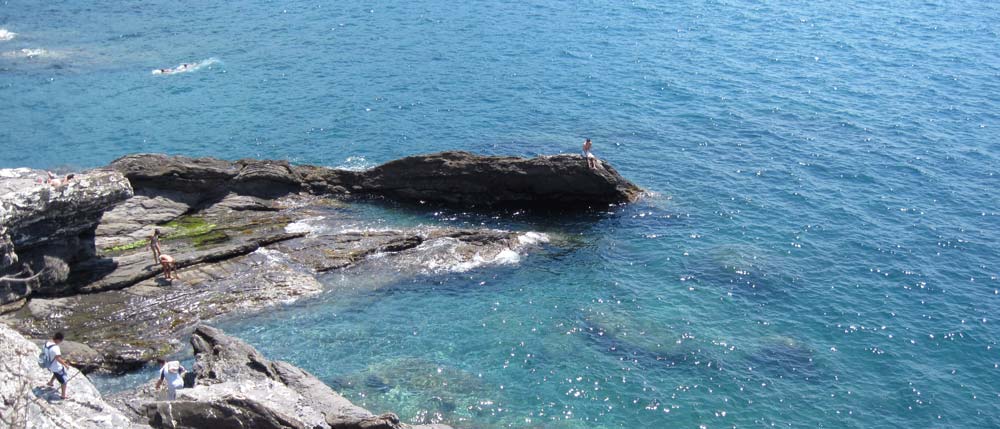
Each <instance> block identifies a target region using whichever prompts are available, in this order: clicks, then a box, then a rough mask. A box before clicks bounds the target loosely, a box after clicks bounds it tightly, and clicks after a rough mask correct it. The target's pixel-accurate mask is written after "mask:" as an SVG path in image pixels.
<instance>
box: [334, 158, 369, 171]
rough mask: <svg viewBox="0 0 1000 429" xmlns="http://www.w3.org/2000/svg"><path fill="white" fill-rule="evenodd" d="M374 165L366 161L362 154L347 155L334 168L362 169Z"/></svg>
mask: <svg viewBox="0 0 1000 429" xmlns="http://www.w3.org/2000/svg"><path fill="white" fill-rule="evenodd" d="M374 166H375V165H374V164H372V163H371V162H368V160H366V159H365V157H363V156H349V157H347V159H345V160H344V163H343V164H340V165H339V166H337V167H336V168H339V169H341V170H350V171H364V170H367V169H369V168H372V167H374Z"/></svg>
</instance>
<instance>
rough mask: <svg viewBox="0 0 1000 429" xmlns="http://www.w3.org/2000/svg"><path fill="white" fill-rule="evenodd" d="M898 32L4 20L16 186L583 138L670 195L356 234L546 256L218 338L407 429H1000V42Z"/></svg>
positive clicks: (806, 19)
mask: <svg viewBox="0 0 1000 429" xmlns="http://www.w3.org/2000/svg"><path fill="white" fill-rule="evenodd" d="M879 3H880V4H874V5H873V4H869V2H853V1H851V2H827V1H819V2H755V1H712V2H696V1H691V0H684V1H680V2H675V3H666V2H661V3H657V2H647V1H637V2H630V3H625V2H621V3H620V2H607V1H588V2H548V1H545V2H523V3H514V4H506V3H492V2H465V3H453V2H434V1H429V0H416V1H408V2H398V1H385V2H368V3H360V4H327V3H324V2H320V3H305V2H276V1H259V0H258V1H251V2H242V3H240V4H228V3H219V4H202V3H198V4H193V5H192V4H188V5H184V6H182V5H180V4H178V3H176V2H147V3H144V4H142V5H139V4H135V5H132V4H119V3H94V2H55V3H46V4H42V5H40V4H38V3H37V2H26V1H8V2H5V3H3V4H2V5H0V28H4V29H6V30H9V31H12V32H15V33H18V34H17V36H16V37H15V38H14V39H12V40H9V41H0V101H2V102H3V114H2V115H0V142H2V151H0V166H4V167H6V166H23V165H27V166H34V167H45V168H59V167H89V166H96V165H101V164H105V163H107V162H109V161H110V160H112V159H114V158H115V157H117V156H120V155H122V154H125V153H130V152H138V151H158V152H169V153H183V154H190V155H213V156H220V157H225V158H231V159H235V158H241V157H267V158H287V159H290V160H292V161H295V162H303V163H314V164H322V165H330V166H347V167H365V166H371V165H374V164H377V163H380V162H383V161H386V160H389V159H393V158H396V157H400V156H404V155H408V154H413V153H420V152H430V151H436V150H443V149H466V150H471V151H475V152H481V153H499V154H515V155H533V154H539V153H553V152H568V151H576V150H577V149H578V146H579V144H580V142H581V140H582V138H583V137H591V138H593V139H594V143H595V147H594V151H595V153H596V154H597V155H598V156H600V157H603V158H606V159H608V160H609V161H610V162H612V163H613V164H614V165H615V166H616V167H617V168H618V169H619V170H620V171H621V172H622V173H623V174H624V175H625V176H627V177H629V178H631V179H633V180H634V181H635V182H637V183H638V184H640V185H641V186H643V187H644V188H646V189H648V190H650V191H651V192H652V193H653V194H652V195H651V196H649V197H648V198H646V199H644V200H643V201H641V202H639V203H637V204H634V205H631V206H628V207H622V208H615V209H613V210H610V211H608V212H600V213H593V214H587V215H580V216H572V217H551V216H542V215H529V214H517V213H498V214H488V215H475V214H468V213H461V212H450V211H445V212H441V211H428V212H426V213H424V212H419V211H412V210H411V211H406V212H404V213H400V212H398V211H394V210H389V209H387V208H385V207H379V206H372V207H367V208H364V209H360V210H362V211H363V212H365V214H366V215H368V216H370V217H371V218H372V221H373V222H378V223H379V224H388V225H393V224H412V223H427V224H448V225H480V224H485V225H489V226H501V227H510V228H517V229H523V230H537V231H544V232H547V233H549V234H550V235H552V236H553V237H554V240H553V242H552V243H550V245H548V246H547V247H545V248H544V249H542V250H541V251H539V252H536V253H534V254H532V255H530V256H527V257H525V258H523V260H522V261H521V262H520V263H519V264H518V265H514V266H501V267H480V268H477V269H475V270H472V271H470V272H465V273H452V274H437V275H416V276H401V275H390V274H387V270H385V269H380V266H379V265H378V263H376V262H373V263H372V264H370V265H366V266H362V267H359V268H358V269H357V270H355V271H354V272H352V273H348V274H345V275H339V274H338V275H333V276H330V277H329V278H324V281H325V282H327V284H329V285H330V286H331V290H332V292H330V293H327V294H325V295H323V297H321V298H318V299H315V300H311V301H307V302H302V303H299V304H296V305H292V306H289V307H287V308H284V309H281V310H278V311H275V312H271V313H269V314H266V315H262V316H258V317H254V318H251V319H249V320H248V319H242V320H228V321H226V322H225V323H224V326H225V327H226V328H227V329H229V330H230V331H232V332H234V333H236V334H238V335H240V336H241V337H243V338H245V339H247V340H248V341H250V342H251V343H253V344H254V345H255V346H258V347H259V348H260V349H261V350H262V351H264V352H265V353H267V354H268V355H269V356H271V357H274V358H279V359H285V360H289V361H291V362H293V363H295V364H298V365H301V366H302V367H304V368H306V369H308V370H310V371H312V372H314V373H315V374H317V375H318V376H320V377H321V378H322V379H323V380H325V381H326V382H328V383H330V384H331V385H333V386H335V387H336V388H337V389H339V390H341V391H343V392H344V393H345V394H346V395H347V396H349V397H350V398H351V399H353V400H355V401H357V402H358V403H363V404H364V405H366V406H368V407H370V408H371V409H373V410H374V411H383V410H395V411H397V412H399V413H400V415H401V416H402V418H403V419H404V420H406V421H438V420H440V421H444V422H447V423H451V424H453V425H456V426H459V427H557V428H558V427H697V426H705V427H709V428H711V427H731V426H738V427H765V426H766V427H771V426H798V427H819V426H823V427H990V426H1000V387H998V386H1000V369H998V365H1000V350H998V349H997V347H998V346H997V340H998V337H1000V329H998V328H997V327H996V323H998V321H996V320H994V316H995V315H996V314H997V313H998V310H1000V295H998V293H1000V280H998V278H997V276H998V275H1000V274H998V271H1000V270H998V266H997V264H998V261H1000V250H998V249H1000V196H998V195H1000V194H998V193H997V191H996V189H997V188H998V185H1000V143H998V141H1000V139H998V137H1000V133H998V132H997V129H998V128H1000V114H998V113H997V112H1000V97H998V96H997V94H998V93H1000V49H998V48H997V46H1000V32H998V27H997V24H996V23H997V22H998V19H1000V9H998V5H997V4H996V3H994V2H987V1H954V2H927V1H912V2H911V1H889V2H879ZM21 49H45V50H46V53H45V54H42V55H36V56H32V57H25V56H24V53H23V52H21V51H20V50H21ZM206 60H212V61H210V62H211V64H206V65H205V66H204V67H201V68H199V69H198V70H196V71H192V72H188V73H182V74H176V75H166V76H154V75H152V74H151V73H150V72H151V70H153V69H156V68H163V67H173V66H176V65H177V64H180V63H182V62H189V63H190V62H201V61H206ZM382 268H384V267H382ZM352 276H353V277H352ZM359 279H361V280H359Z"/></svg>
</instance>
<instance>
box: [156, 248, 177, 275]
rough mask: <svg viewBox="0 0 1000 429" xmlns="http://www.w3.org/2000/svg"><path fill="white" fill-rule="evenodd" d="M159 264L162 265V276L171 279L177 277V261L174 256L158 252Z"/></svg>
mask: <svg viewBox="0 0 1000 429" xmlns="http://www.w3.org/2000/svg"><path fill="white" fill-rule="evenodd" d="M160 266H161V267H163V278H165V279H167V280H168V281H169V280H173V278H174V277H177V273H176V271H177V262H175V261H174V257H173V256H170V255H167V254H160Z"/></svg>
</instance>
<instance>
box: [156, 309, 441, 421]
mask: <svg viewBox="0 0 1000 429" xmlns="http://www.w3.org/2000/svg"><path fill="white" fill-rule="evenodd" d="M191 346H192V347H193V349H194V353H195V360H196V363H195V368H194V371H195V372H196V373H197V374H198V385H197V386H196V387H195V388H193V389H184V390H181V391H180V393H179V398H178V399H180V400H179V401H174V402H157V401H151V402H148V403H146V404H145V410H146V413H147V416H148V418H149V424H150V425H151V426H153V427H155V428H170V429H175V428H177V429H180V428H195V427H213V428H230V427H233V428H237V427H240V428H242V427H259V428H336V429H403V428H409V427H411V426H409V425H406V424H403V423H401V422H400V421H399V418H398V417H396V415H394V414H391V413H388V414H383V415H380V416H376V415H374V414H372V413H371V412H369V411H367V410H365V409H364V408H361V407H358V406H356V405H354V404H352V403H351V402H350V401H348V400H347V399H345V398H344V397H343V396H340V395H339V394H337V393H336V392H334V391H333V390H332V389H330V388H329V387H328V386H327V385H325V384H323V383H322V382H321V381H319V380H318V379H317V378H316V377H314V376H313V375H312V374H309V373H308V372H306V371H303V370H302V369H300V368H298V367H295V366H294V365H291V364H289V363H287V362H280V361H273V362H272V361H270V360H268V359H267V358H265V357H264V356H263V355H261V354H260V353H259V352H258V351H257V350H256V349H254V348H253V347H251V346H250V345H249V344H247V343H245V342H243V341H241V340H238V339H236V338H233V337H230V336H228V335H226V334H225V333H223V332H222V331H221V330H219V329H216V328H213V327H210V326H205V325H203V326H199V327H198V328H197V329H195V331H194V334H192V336H191ZM240 425H242V426H240ZM419 428H424V429H430V428H441V429H443V428H447V426H443V425H435V426H419Z"/></svg>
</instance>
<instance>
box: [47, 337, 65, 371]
mask: <svg viewBox="0 0 1000 429" xmlns="http://www.w3.org/2000/svg"><path fill="white" fill-rule="evenodd" d="M56 356H62V350H59V345H57V344H56V343H53V342H52V341H49V342H47V343H45V357H46V358H47V359H48V360H49V362H52V363H50V364H49V371H52V372H55V373H59V372H63V370H64V368H63V366H62V364H61V363H59V361H57V360H56Z"/></svg>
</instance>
